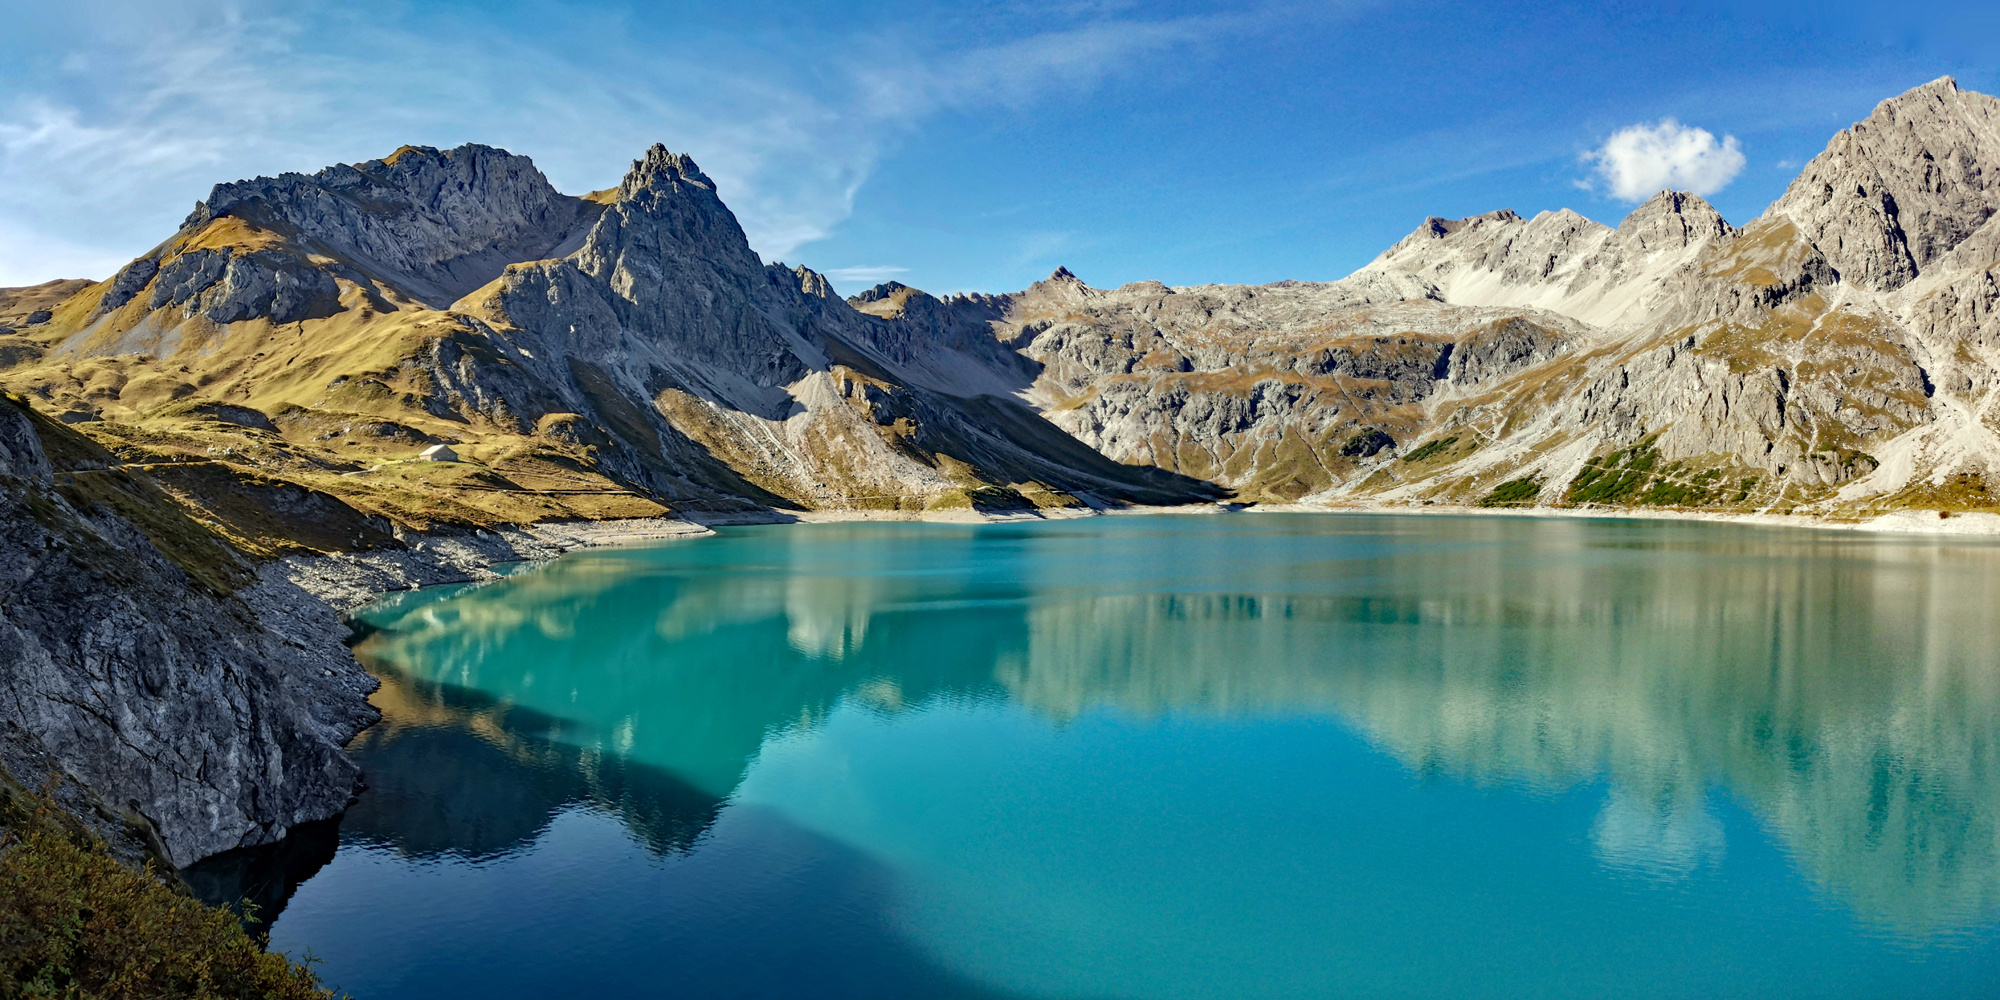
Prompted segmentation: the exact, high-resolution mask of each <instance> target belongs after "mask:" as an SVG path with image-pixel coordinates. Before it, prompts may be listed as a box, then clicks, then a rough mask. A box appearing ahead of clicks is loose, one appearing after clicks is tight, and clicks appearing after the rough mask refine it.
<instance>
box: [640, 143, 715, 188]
mask: <svg viewBox="0 0 2000 1000" xmlns="http://www.w3.org/2000/svg"><path fill="white" fill-rule="evenodd" d="M684 184H685V185H692V186H694V187H698V188H703V189H706V190H708V191H711V192H713V191H714V190H715V182H714V181H712V180H710V179H709V177H708V175H707V174H704V173H702V172H701V168H700V167H699V166H696V165H695V162H694V157H692V156H689V155H687V154H686V153H675V152H671V151H669V150H668V149H667V147H666V146H665V145H663V144H661V143H657V142H656V143H654V144H653V145H652V147H651V148H649V149H647V150H646V155H645V156H643V157H641V158H639V159H636V160H633V161H632V169H631V170H629V171H627V172H626V174H625V180H624V181H623V182H622V183H621V184H620V185H619V194H620V196H621V197H625V198H631V197H634V196H636V195H638V194H639V193H640V192H641V191H645V190H648V189H653V188H659V187H662V186H665V187H669V188H678V187H680V186H681V185H684Z"/></svg>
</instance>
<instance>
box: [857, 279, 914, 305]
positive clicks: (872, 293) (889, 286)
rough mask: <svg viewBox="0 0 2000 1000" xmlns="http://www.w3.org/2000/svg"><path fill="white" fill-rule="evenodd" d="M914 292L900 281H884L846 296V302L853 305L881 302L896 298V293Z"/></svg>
mask: <svg viewBox="0 0 2000 1000" xmlns="http://www.w3.org/2000/svg"><path fill="white" fill-rule="evenodd" d="M914 291H916V289H914V288H911V287H910V286H908V285H905V284H903V283H902V282H900V281H884V282H882V283H881V284H879V285H876V286H875V287H873V288H870V289H867V290H865V291H862V292H859V293H857V294H854V295H850V296H848V297H847V301H848V302H850V303H852V304H854V305H860V304H862V303H867V302H881V301H884V300H887V299H893V298H896V297H897V295H898V293H902V292H914Z"/></svg>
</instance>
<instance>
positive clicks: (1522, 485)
mask: <svg viewBox="0 0 2000 1000" xmlns="http://www.w3.org/2000/svg"><path fill="white" fill-rule="evenodd" d="M1541 495H1542V484H1541V482H1540V481H1538V480H1535V479H1510V480H1508V481H1507V482H1504V483H1501V484H1500V485H1498V486H1495V487H1493V492H1491V493H1488V494H1486V498H1485V499H1484V500H1481V501H1479V506H1481V507H1526V506H1529V505H1530V504H1533V503H1534V502H1535V498H1536V497H1538V496H1541Z"/></svg>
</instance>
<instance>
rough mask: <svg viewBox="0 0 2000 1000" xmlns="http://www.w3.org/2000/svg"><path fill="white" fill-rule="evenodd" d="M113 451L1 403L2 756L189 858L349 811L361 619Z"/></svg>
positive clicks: (358, 723) (39, 781) (91, 816)
mask: <svg viewBox="0 0 2000 1000" xmlns="http://www.w3.org/2000/svg"><path fill="white" fill-rule="evenodd" d="M38 423H40V426H39V427H38V426H37V424H38ZM45 434H46V435H47V436H49V437H50V438H53V439H54V442H55V444H56V446H57V453H56V455H55V456H53V460H52V456H51V455H50V454H49V452H50V449H49V448H46V447H45V446H44V444H43V440H44V435H45ZM106 457H108V456H104V455H103V454H102V453H101V452H96V453H94V452H93V450H92V449H91V448H90V447H89V446H88V445H87V443H86V442H83V441H81V440H80V439H76V438H74V436H72V435H68V434H67V433H66V432H64V431H62V430H61V429H60V428H57V427H54V426H53V425H49V424H46V423H41V422H40V421H39V420H38V418H36V417H34V416H33V415H31V414H30V413H29V412H27V411H26V410H25V409H24V408H23V407H22V406H21V405H20V404H19V403H18V402H14V401H5V402H0V486H4V488H0V691H4V692H5V695H4V696H0V765H4V767H5V770H6V771H8V772H10V773H11V774H13V775H14V776H15V778H16V779H17V780H18V781H20V782H21V783H22V784H24V785H28V786H29V787H37V786H41V785H44V784H48V783H50V782H53V786H52V787H53V789H54V790H55V791H56V792H57V794H58V795H59V796H60V797H62V798H63V799H64V800H65V801H67V802H69V803H71V804H72V805H73V806H75V805H81V806H82V808H81V809H80V810H79V811H80V812H81V813H82V814H83V818H84V819H85V820H86V821H89V822H92V823H93V824H94V825H96V826H97V827H98V828H99V830H100V831H102V832H104V833H107V834H109V835H110V837H109V839H110V840H111V841H112V843H113V844H114V845H119V846H121V847H123V848H124V849H126V850H127V851H132V850H146V849H150V850H152V851H153V852H154V853H156V854H157V855H159V856H160V860H163V861H165V862H167V863H169V864H172V865H184V864H186V863H188V862H191V861H194V860H196V859H198V858H201V857H204V856H206V855H209V854H213V853H216V852H218V851H223V850H227V849H229V848H232V847H237V846H242V845H246V844H259V843H265V842H268V841H270V840H274V839H277V838H279V837H282V836H283V835H284V832H285V831H286V830H287V829H288V828H290V827H292V826H295V825H297V824H299V823H303V822H305V821H308V820H313V819H320V818H324V817H326V816H330V815H333V814H335V813H337V812H339V811H340V810H341V809H342V808H345V806H346V805H347V803H348V802H349V801H350V799H351V798H352V796H353V794H354V791H355V785H356V779H357V777H358V775H359V770H358V768H356V766H355V765H354V763H353V762H352V761H350V760H349V759H348V757H347V755H346V754H345V753H344V752H342V750H341V747H342V746H343V745H344V744H345V743H346V742H347V741H348V740H349V739H350V738H352V737H353V735H354V734H355V733H356V732H358V731H360V730H361V729H362V728H363V727H364V726H366V725H368V724H369V723H370V722H372V721H374V719H375V713H374V710H373V709H371V708H370V707H369V706H368V704H367V702H366V695H367V693H368V692H369V691H371V690H373V689H374V681H373V679H372V678H370V677H369V676H368V675H367V673H366V672H364V671H363V670H362V669H361V668H360V666H359V665H358V664H356V663H355V662H354V659H353V657H351V656H349V655H347V652H346V649H345V647H343V646H342V645H341V644H340V637H341V636H342V635H343V634H344V631H345V630H344V629H342V628H340V626H339V625H338V622H337V621H335V620H334V617H333V615H332V613H331V611H329V610H327V609H325V608H324V607H318V608H317V613H315V604H314V602H312V601H310V600H309V599H304V598H305V595H304V594H302V593H298V592H297V591H296V590H295V589H294V590H293V591H291V592H289V593H287V592H285V589H284V588H285V586H286V585H284V584H282V583H281V582H278V581H275V580H274V581H269V582H263V581H259V580H258V578H257V576H256V575H255V574H254V573H253V572H252V571H251V569H250V568H249V567H248V566H247V565H246V564H244V563H243V562H242V561H241V560H239V559H238V558H237V556H236V555H235V554H234V553H233V552H232V551H231V550H229V549H228V548H227V547H226V546H224V545H223V544H222V543H220V542H219V541H218V540H216V539H214V538H213V536H211V535H209V534H208V533H207V532H206V531H204V530H203V529H201V528H200V527H199V526H198V525H195V524H194V523H193V522H191V521H189V520H188V519H187V518H186V515H184V514H181V513H180V512H179V511H178V510H177V509H175V507H174V505H173V503H172V502H171V501H170V500H168V499H167V497H166V495H165V494H164V493H162V492H161V491H160V490H159V489H158V488H157V487H156V486H154V485H152V484H151V483H150V482H149V481H147V480H145V479H143V478H139V477H135V476H133V475H131V474H128V473H126V472H124V471H121V470H118V469H114V468H108V467H107V464H108V463H106V462H104V461H103V459H104V458H106ZM156 539H157V540H156ZM287 611H288V612H289V613H285V612H287ZM281 614H283V615H284V618H285V620H284V622H283V625H284V626H285V627H284V628H283V629H282V630H280V629H278V628H274V627H273V625H274V624H276V622H275V621H274V619H277V618H279V617H280V615H281Z"/></svg>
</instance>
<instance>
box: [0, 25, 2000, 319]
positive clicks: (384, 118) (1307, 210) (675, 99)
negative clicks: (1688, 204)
mask: <svg viewBox="0 0 2000 1000" xmlns="http://www.w3.org/2000/svg"><path fill="white" fill-rule="evenodd" d="M0 3H3V4H4V5H5V7H6V9H5V10H0V17H4V21H0V23H6V24H8V25H9V28H10V31H9V32H8V33H7V34H6V35H4V36H0V285H19V284H25V283H30V282H35V281H41V280H45V279H48V278H53V277H65V276H82V277H103V276H105V275H108V274H109V273H110V272H111V271H113V270H115V269H116V268H117V267H118V266H119V264H121V263H123V262H124V261H125V260H128V259H130V258H131V257H133V256H135V255H137V254H139V253H141V252H143V251H144V250H146V249H147V248H149V247H150V246H152V245H153V244H155V243H157V242H159V241H160V240H161V239H163V238H165V237H166V236H167V235H169V234H170V233H171V232H172V231H173V229H174V227H175V226H176V225H177V224H178V222H179V221H180V219H181V217H182V216H183V215H185V214H186V212H187V211H188V209H189V208H190V207H191V206H192V205H193V203H194V202H195V201H197V200H198V199H200V198H201V197H203V196H204V195H205V194H206V193H207V191H208V188H209V186H210V185H212V184H214V183H216V182H218V181H225V180H233V179H236V178H239V177H245V176H251V175H256V174H265V173H275V172H279V171H284V170H307V171H310V170H314V169H317V168H319V167H321V166H324V165H326V164H328V163H332V162H337V161H354V160H363V159H369V158H372V157H377V156H382V155H385V154H387V153H388V152H389V151H391V150H393V149H394V148H395V147H397V146H398V145H402V144H404V143H413V144H422V145H435V146H452V145H457V144H459V143H462V142H469V141H472V142H484V143H488V144H492V145H497V146H504V147H506V148H508V149H511V150H513V151H515V152H518V153H524V154H527V155H529V156H532V157H534V159H535V161H536V162H537V163H538V164H539V165H541V167H542V168H543V169H544V170H545V171H547V172H548V174H549V175H550V177H551V179H552V180H554V181H555V183H556V184H557V186H558V187H560V188H562V189H563V190H566V191H571V192H575V193H581V192H583V191H586V190H590V189H594V188H601V187H606V186H609V185H611V184H613V183H615V182H616V181H617V179H618V177H619V176H620V175H621V174H622V173H623V172H624V170H625V169H626V167H627V165H628V164H629V162H630V161H631V160H632V158H633V157H635V156H637V155H638V154H639V153H640V152H641V151H642V150H643V149H644V148H645V147H646V146H647V145H648V144H650V143H652V142H655V141H658V142H664V143H666V144H667V146H668V147H669V148H672V149H674V150H676V151H685V152H688V153H691V154H692V155H693V156H694V157H695V159H696V160H697V161H699V162H700V163H701V164H702V165H703V167H704V168H705V169H707V170H708V171H709V172H710V173H711V174H712V175H714V176H715V177H716V178H717V180H718V182H719V183H720V185H721V188H722V195H723V198H724V199H725V200H726V201H728V202H729V204H730V205H731V207H732V208H734V209H735V210H736V212H737V214H738V216H739V217H740V218H741V219H742V220H743V223H744V227H745V229H746V230H747V231H748V232H749V234H750V238H751V243H752V245H753V246H754V247H756V249H757V250H758V251H759V252H760V253H762V254H763V255H764V256H765V258H766V259H769V260H784V261H787V262H789V263H794V264H805V265H807V266H810V267H813V268H815V269H817V270H820V271H824V272H827V273H828V274H829V275H831V276H832V277H833V278H834V280H835V284H836V286H837V287H839V288H840V289H841V290H842V291H843V292H847V293H852V292H854V291H858V290H860V289H861V288H864V287H866V286H867V285H869V284H872V283H873V282H874V281H876V280H880V279H882V278H895V279H897V280H901V281H904V282H906V283H908V284H912V285H916V286H918V287H921V288H925V289H928V290H931V291H934V292H939V293H943V292H950V291H959V290H984V291H1009V290H1014V289H1018V288H1020V287H1023V286H1024V285H1026V284H1027V283H1028V282H1030V281H1033V280H1036V279H1038V278H1041V277H1043V276H1046V275H1047V274H1048V272H1049V271H1051V270H1053V269H1054V268H1055V267H1056V266H1057V265H1059V264H1061V265H1067V266H1069V267H1070V268H1071V269H1072V270H1074V271H1076V272H1077V273H1078V274H1079V275H1080V276H1082V277H1083V278H1084V279H1085V280H1086V281H1088V282H1090V283H1091V284H1094V285H1100V286H1111V285H1117V284H1120V283H1123V282H1127V281H1137V280H1143V279H1158V280H1162V281H1166V282H1168V283H1170V284H1193V283H1200V282H1210V281H1220V282H1265V281H1275V280H1280V279H1284V278H1298V279H1307V280H1320V279H1330V278H1336V277H1340V276H1342V275H1344V274H1347V273H1348V272H1350V271H1352V270H1353V269H1354V268H1356V267H1359V266H1360V265H1362V264H1364V263H1366V262H1367V261H1368V260H1369V259H1370V258H1371V257H1373V256H1374V255H1375V254H1376V253H1378V252H1380V251H1381V250H1382V249H1383V248H1385V247H1386V246H1388V245H1389V244H1390V243H1392V242H1394V241H1395V240H1396V239H1398V238H1400V237H1402V236H1403V235H1404V234H1406V233H1408V232H1409V231H1410V230H1412V229H1414V228H1415V227H1416V226H1417V224H1418V223H1419V222H1421V221H1422V219H1423V218H1424V217H1425V216H1426V215H1443V216H1449V217H1456V216H1462V215H1467V214H1472V213H1476V212H1483V211H1488V210H1491V209H1495V208H1502V207H1507V208H1513V209H1515V210H1516V211H1519V212H1521V213H1522V214H1524V215H1531V214H1533V213H1534V212H1537V211H1540V210H1543V209H1552V208H1561V207H1570V208H1573V209H1576V210H1577V211H1580V212H1582V213H1583V214H1585V215H1588V216H1590V217H1592V218H1595V219H1598V220H1601V221H1604V222H1608V223H1615V222H1616V221H1617V220H1618V219H1619V218H1620V217H1622V216H1623V214H1624V213H1625V211H1627V210H1628V209H1629V207H1630V201H1629V199H1626V198H1621V197H1619V193H1620V192H1619V191H1618V190H1617V188H1618V185H1616V184H1614V183H1613V180H1612V178H1610V177H1609V176H1607V175H1606V173H1605V171H1606V170H1608V169H1609V168H1610V166H1611V165H1613V164H1614V162H1615V163H1616V164H1617V165H1622V166H1623V167H1625V168H1626V174H1627V176H1628V184H1627V186H1628V187H1629V186H1630V185H1631V184H1638V183H1644V182H1646V181H1648V180H1649V179H1657V178H1658V177H1661V176H1664V177H1668V178H1670V179H1673V180H1676V181H1680V182H1691V183H1693V184H1695V185H1697V186H1699V187H1701V188H1705V189H1711V190H1712V193H1711V194H1710V200H1712V201H1713V202H1715V204H1716V205H1717V207H1719V208H1720V209H1721V210H1722V211H1723V213H1724V214H1725V215H1726V216H1728V217H1729V219H1730V220H1731V221H1734V222H1739V223H1741V222H1744V221H1747V220H1748V219H1750V218H1752V217H1754V216H1755V215H1757V214H1758V213H1759V212H1761V211H1762V210H1763V208H1764V206H1766V205H1767V204H1769V203H1770V201H1771V200H1773V199H1774V198H1776V197H1777V196H1778V195H1779V194H1780V193H1781V192H1782V191H1783V190H1784V186H1785V184H1786V183H1787V182H1788V181H1789V180H1790V179H1791V177H1792V176H1793V175H1794V174H1795V173H1796V172H1797V169H1798V167H1799V165H1801V164H1803V163H1804V161H1806V160H1807V159H1810V158H1811V157H1812V156H1813V155H1814V154H1815V153H1817V152H1818V151H1819V150H1820V149H1821V148H1822V147H1824V145H1825V143H1826V141H1827V139H1828V138H1830V137H1831V136H1832V135H1833V133H1834V132H1836V131H1838V130H1839V129H1841V128H1843V127H1845V126H1846V125H1848V124H1850V123H1852V122H1853V121H1855V120H1857V119H1859V118H1861V117H1864V116H1865V115H1867V113H1868V112H1869V110H1870V109H1871V108H1872V107H1873V106H1874V104H1875V103H1876V102H1877V101H1879V100H1881V99H1883V98H1886V97H1890V96H1893V95H1894V94H1896V93H1899V92H1901V91H1903V90H1905V89H1908V88H1909V87H1912V86H1916V85H1918V84H1921V83H1923V82H1925V81H1928V80H1930V79H1933V78H1935V77H1938V76H1941V75H1945V74H1951V75H1955V76H1957V77H1958V78H1959V81H1960V84H1961V85H1962V86H1965V87H1968V88H1971V89H1976V90H1982V91H1985V92H1988V93H1992V92H1995V91H1996V89H2000V61H1996V59H1995V56H1996V54H2000V45H1996V43H1995V42H1994V41H1991V40H1992V39H2000V16H1996V15H1994V14H1992V13H1987V12H1985V11H1984V10H1983V8H1981V7H1975V6H1972V5H1965V6H1953V5H1935V4H1931V5H1921V7H1922V9H1923V10H1924V14H1923V16H1922V17H1920V18H1919V17H1916V16H1913V15H1912V14H1911V13H1910V12H1911V11H1914V10H1918V9H1919V7H1920V5H1916V4H1887V3H1873V4H1866V5H1851V6H1850V5H1834V6H1828V5H1824V4H1804V3H1783V4H1772V5H1763V6H1759V5H1755V4H1749V3H1727V4H1707V3H1685V4H1668V5H1659V4H1644V5H1641V4H1630V5H1623V4H1590V5H1581V4H1579V5H1562V4H1556V5H1547V4H1460V3H1389V2H1383V3H1364V2H1354V3H1327V4H1302V3H1282V2H1273V3H1245V4H1201V3H1158V2H1156V3H1126V2H1120V0H1076V2H1061V0H1054V2H1044V3H1026V2H1011V0H996V2H989V3H965V4H955V5H945V4H929V3H915V2H910V3H901V2H896V3H881V4H859V3H833V2H800V3H758V2H751V0H746V2H738V3H732V4H643V3H566V2H546V0H532V2H529V0H523V2H509V0H497V2H484V3H422V4H419V3H367V2H353V3H344V4H318V3H312V2H306V3H286V4H269V5H259V4H246V3H235V4H231V3H217V2H209V0H154V2H148V3H132V2H107V0H75V2H67V3H63V4H48V3H41V2H34V3H30V2H26V0H0ZM1664 119H1672V120H1674V122H1675V123H1677V124H1676V127H1675V128H1674V129H1673V130H1671V131H1662V130H1661V127H1660V125H1659V123H1660V122H1661V121H1662V120H1664ZM1641 126H1643V127H1646V128H1648V129H1650V130H1651V131H1649V132H1646V133H1636V132H1632V131H1630V130H1631V129H1633V128H1634V127H1641ZM1696 129H1699V130H1701V131H1700V132H1696V131H1693V130H1696ZM1621 133H1623V137H1622V138H1618V137H1620V135H1621ZM1649 136H1650V137H1652V139H1653V140H1657V141H1653V142H1651V143H1650V144H1649V143H1648V142H1647V141H1645V140H1647V138H1648V137H1649ZM1614 140H1616V141H1614ZM1607 143H1610V144H1611V145H1609V146H1607ZM1607 149H1610V150H1612V151H1613V152H1614V153H1616V155H1615V156H1604V155H1600V156H1599V157H1598V158H1596V159H1591V158H1590V157H1591V155H1592V154H1593V152H1598V153H1602V152H1603V151H1605V150H1607ZM1675 149H1678V150H1679V151H1680V154H1679V155H1682V156H1683V159H1679V160H1670V161H1665V160H1660V158H1661V157H1668V156H1671V155H1675V154H1672V150H1675ZM1688 156H1691V157H1693V159H1691V160H1689V159H1686V157H1688ZM1655 161H1659V162H1655ZM1663 171H1664V173H1663ZM1630 178H1636V180H1629V179H1630ZM1626 193H1628V194H1629V193H1630V192H1626Z"/></svg>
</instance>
